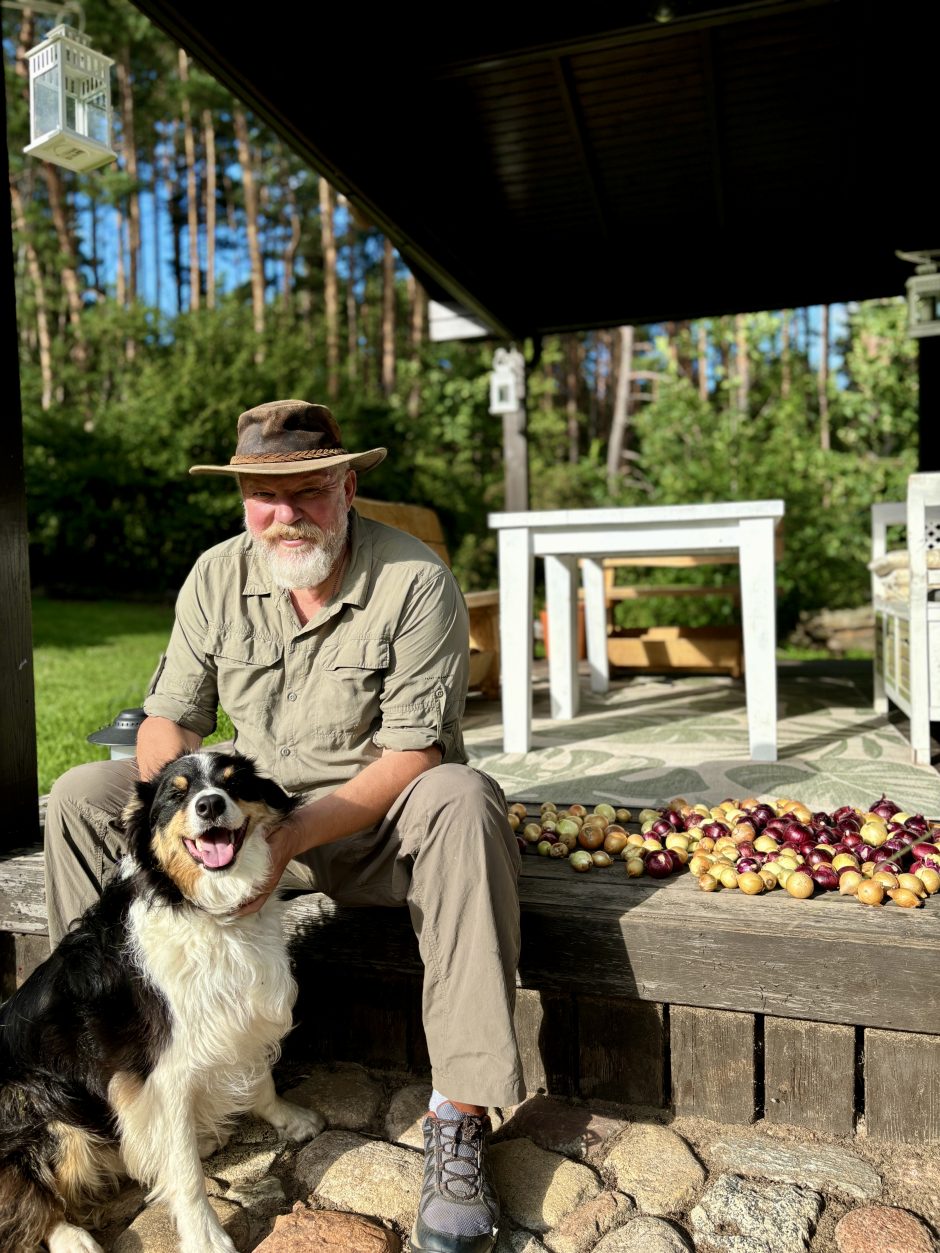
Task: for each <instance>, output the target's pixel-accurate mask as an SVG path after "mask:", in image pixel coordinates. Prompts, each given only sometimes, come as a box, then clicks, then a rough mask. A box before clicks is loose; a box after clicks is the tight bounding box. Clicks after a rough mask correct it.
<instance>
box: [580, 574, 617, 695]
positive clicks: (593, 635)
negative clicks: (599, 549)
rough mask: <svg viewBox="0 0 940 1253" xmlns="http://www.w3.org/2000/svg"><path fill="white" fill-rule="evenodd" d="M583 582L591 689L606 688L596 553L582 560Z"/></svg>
mask: <svg viewBox="0 0 940 1253" xmlns="http://www.w3.org/2000/svg"><path fill="white" fill-rule="evenodd" d="M581 578H582V581H583V583H584V632H585V636H586V639H587V655H588V667H589V668H590V671H591V691H592V692H606V691H607V689H608V688H609V686H610V663H609V661H608V659H607V602H606V598H605V595H604V565H603V562H601V561H599V560H598V559H597V558H596V557H585V558H584V560H583V561H582V562H581Z"/></svg>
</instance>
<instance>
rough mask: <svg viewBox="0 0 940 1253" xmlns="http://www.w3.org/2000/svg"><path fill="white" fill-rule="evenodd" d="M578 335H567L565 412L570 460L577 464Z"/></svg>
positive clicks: (579, 449) (578, 451)
mask: <svg viewBox="0 0 940 1253" xmlns="http://www.w3.org/2000/svg"><path fill="white" fill-rule="evenodd" d="M579 365H580V360H579V352H578V337H577V335H575V334H574V333H571V334H569V335H566V336H565V413H566V415H567V422H568V461H569V462H570V463H571V465H577V463H578V458H579V457H580V455H581V448H580V439H579V430H578V387H579V383H580V377H581V372H580V370H579V368H578V367H579Z"/></svg>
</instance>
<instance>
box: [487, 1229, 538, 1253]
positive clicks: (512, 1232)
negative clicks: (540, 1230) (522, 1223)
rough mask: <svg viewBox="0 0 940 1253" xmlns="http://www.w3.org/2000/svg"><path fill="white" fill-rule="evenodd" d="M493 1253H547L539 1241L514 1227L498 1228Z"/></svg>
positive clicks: (529, 1233)
mask: <svg viewBox="0 0 940 1253" xmlns="http://www.w3.org/2000/svg"><path fill="white" fill-rule="evenodd" d="M493 1253H548V1250H547V1249H546V1248H545V1245H544V1244H543V1243H542V1241H541V1240H539V1239H537V1238H536V1237H535V1236H533V1235H532V1234H531V1232H528V1231H520V1230H519V1229H518V1228H516V1227H506V1226H503V1227H500V1230H499V1238H498V1239H497V1241H496V1248H495V1249H494V1250H493Z"/></svg>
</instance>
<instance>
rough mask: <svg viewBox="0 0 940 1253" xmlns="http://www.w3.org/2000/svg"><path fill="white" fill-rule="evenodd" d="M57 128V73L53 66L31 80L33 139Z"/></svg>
mask: <svg viewBox="0 0 940 1253" xmlns="http://www.w3.org/2000/svg"><path fill="white" fill-rule="evenodd" d="M58 126H59V71H58V69H57V67H55V66H53V68H52V69H51V70H46V72H45V73H44V74H37V75H36V77H35V78H34V79H33V139H38V138H39V136H40V135H47V134H48V133H49V131H54V130H57V129H58Z"/></svg>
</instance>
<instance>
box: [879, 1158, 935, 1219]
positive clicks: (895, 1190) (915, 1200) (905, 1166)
mask: <svg viewBox="0 0 940 1253" xmlns="http://www.w3.org/2000/svg"><path fill="white" fill-rule="evenodd" d="M889 1167H893V1168H894V1169H893V1171H892V1173H893V1174H894V1175H895V1181H894V1182H893V1186H892V1189H891V1191H892V1194H893V1195H894V1196H902V1197H906V1198H907V1199H908V1200H909V1201H910V1202H911V1203H912V1204H913V1205H914V1207H915V1209H916V1210H917V1212H918V1214H921V1215H922V1216H923V1217H924V1218H926V1219H927V1221H928V1222H929V1223H932V1224H933V1226H934V1228H935V1229H940V1156H938V1158H933V1159H931V1158H924V1159H922V1160H920V1161H905V1160H903V1159H901V1160H899V1161H896V1162H892V1163H889Z"/></svg>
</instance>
